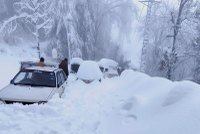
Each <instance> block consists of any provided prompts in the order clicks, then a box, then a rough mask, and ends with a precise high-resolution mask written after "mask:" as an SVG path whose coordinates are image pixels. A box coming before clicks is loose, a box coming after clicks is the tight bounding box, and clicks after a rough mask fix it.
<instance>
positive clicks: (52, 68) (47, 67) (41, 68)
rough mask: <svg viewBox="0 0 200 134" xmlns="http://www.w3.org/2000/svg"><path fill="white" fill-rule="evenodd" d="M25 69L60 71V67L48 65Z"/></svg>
mask: <svg viewBox="0 0 200 134" xmlns="http://www.w3.org/2000/svg"><path fill="white" fill-rule="evenodd" d="M25 70H38V71H45V72H57V71H60V70H61V69H59V68H55V67H49V66H44V67H41V66H32V67H27V68H26V69H25Z"/></svg>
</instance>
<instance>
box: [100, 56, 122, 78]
mask: <svg viewBox="0 0 200 134" xmlns="http://www.w3.org/2000/svg"><path fill="white" fill-rule="evenodd" d="M98 64H99V68H100V69H101V72H102V73H103V76H104V77H107V78H112V77H115V76H119V73H118V69H119V65H118V63H117V62H116V61H114V60H112V59H106V58H103V59H101V60H100V61H99V62H98Z"/></svg>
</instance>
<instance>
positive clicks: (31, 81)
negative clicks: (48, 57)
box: [0, 66, 67, 104]
mask: <svg viewBox="0 0 200 134" xmlns="http://www.w3.org/2000/svg"><path fill="white" fill-rule="evenodd" d="M66 84H67V77H66V75H65V73H64V71H63V70H62V69H58V68H54V67H48V66H46V67H39V66H32V67H28V68H25V69H22V70H20V71H19V73H18V74H17V75H16V76H15V77H14V78H13V79H12V80H11V82H10V84H9V85H8V86H6V87H5V88H3V89H2V90H0V103H6V104H9V103H15V102H19V103H23V104H32V103H45V102H47V101H48V100H49V99H51V98H52V96H53V95H55V94H57V93H58V94H59V96H60V97H61V96H62V94H63V93H64V91H65V87H66Z"/></svg>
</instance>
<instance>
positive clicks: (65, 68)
mask: <svg viewBox="0 0 200 134" xmlns="http://www.w3.org/2000/svg"><path fill="white" fill-rule="evenodd" d="M59 68H61V69H63V71H64V72H65V74H66V76H67V77H68V75H69V71H68V59H67V58H65V59H64V60H62V61H61V63H60V64H59Z"/></svg>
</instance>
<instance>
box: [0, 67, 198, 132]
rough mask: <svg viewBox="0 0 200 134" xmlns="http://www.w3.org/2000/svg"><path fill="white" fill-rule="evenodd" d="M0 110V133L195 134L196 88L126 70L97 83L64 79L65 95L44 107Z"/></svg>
mask: <svg viewBox="0 0 200 134" xmlns="http://www.w3.org/2000/svg"><path fill="white" fill-rule="evenodd" d="M7 73H10V72H7ZM70 77H73V76H70ZM0 107H1V110H0V133H1V134H6V133H9V134H22V133H29V134H39V133H43V134H199V133H200V129H199V126H200V120H199V119H200V115H199V113H200V86H199V85H197V84H195V83H192V82H189V81H183V82H171V81H168V80H166V79H163V78H152V77H149V76H147V75H145V74H142V73H138V72H134V71H132V70H126V71H124V72H123V73H122V75H121V76H120V77H116V78H113V79H105V80H103V81H102V82H101V83H99V82H92V83H91V84H85V83H84V82H82V81H80V80H77V81H73V79H72V78H70V81H69V84H68V87H67V91H66V92H65V97H64V98H62V99H59V98H58V96H55V97H54V98H53V99H52V100H51V101H50V102H48V103H47V104H44V105H37V104H34V105H29V106H27V105H26V106H23V105H21V104H13V105H1V106H0Z"/></svg>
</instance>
